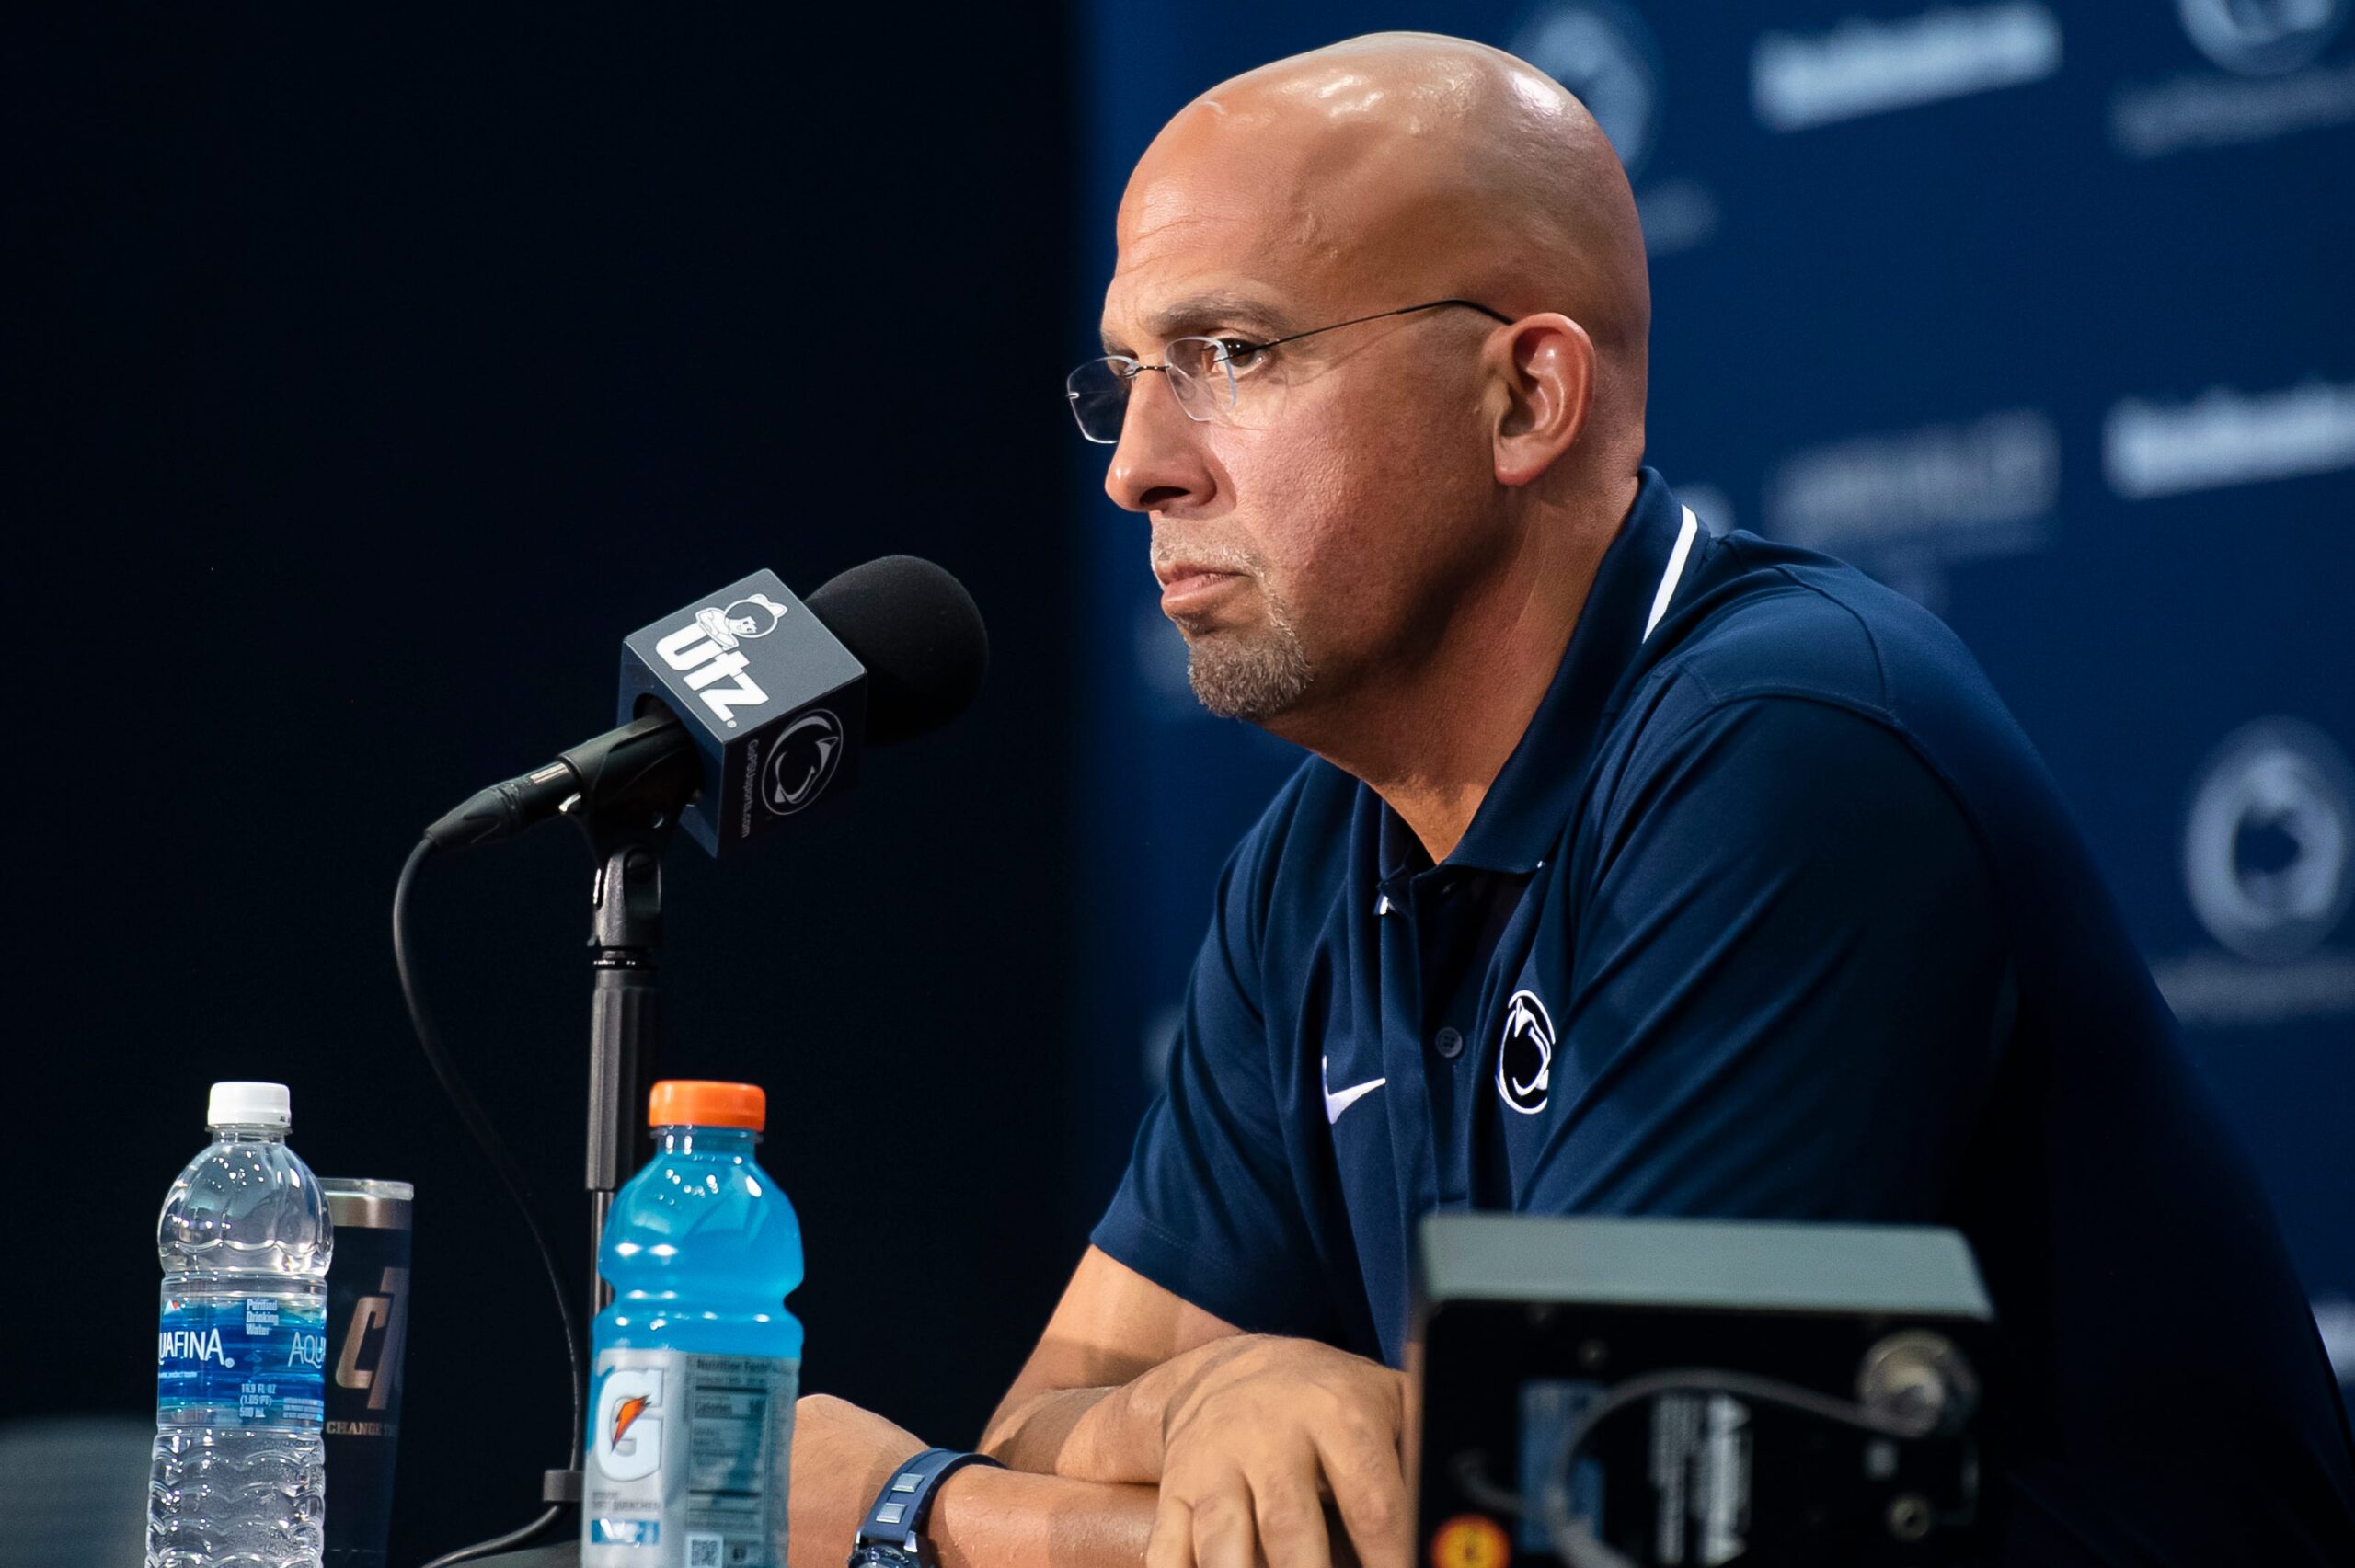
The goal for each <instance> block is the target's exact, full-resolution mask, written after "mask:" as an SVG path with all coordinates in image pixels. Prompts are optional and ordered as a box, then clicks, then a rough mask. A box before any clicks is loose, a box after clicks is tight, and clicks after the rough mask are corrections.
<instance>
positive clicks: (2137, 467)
mask: <svg viewBox="0 0 2355 1568" xmlns="http://www.w3.org/2000/svg"><path fill="white" fill-rule="evenodd" d="M2101 461H2102V470H2103V472H2104V474H2105V475H2107V476H2108V480H2109V487H2110V488H2111V489H2112V490H2114V491H2115V492H2117V493H2118V494H2119V495H2120V496H2123V497H2125V498H2128V499H2129V500H2142V499H2146V498H2150V497H2153V496H2172V495H2177V494H2180V493H2181V492H2183V491H2186V490H2208V489H2213V488H2215V487H2217V486H2223V485H2247V484H2254V483H2256V482H2257V481H2259V480H2265V479H2290V478H2295V477H2297V476H2298V475H2304V474H2327V473H2329V472H2331V471H2332V470H2333V469H2338V468H2355V382H2338V383H2332V382H2327V381H2325V380H2323V379H2322V378H2321V377H2320V376H2308V377H2307V378H2306V379H2305V380H2303V381H2302V382H2300V383H2298V384H2297V385H2295V386H2291V387H2284V388H2280V389H2279V390H2276V391H2270V392H2241V391H2238V390H2236V389H2234V388H2233V387H2229V386H2211V387H2210V388H2209V389H2208V390H2207V391H2205V392H2203V393H2201V394H2200V395H2199V396H2197V397H2195V398H2193V399H2192V400H2191V401H2190V402H2188V403H2179V404H2160V403H2152V402H2148V401H2146V400H2144V399H2142V398H2140V397H2121V398H2119V400H2118V402H2116V403H2115V404H2113V405H2111V406H2110V410H2109V413H2108V416H2107V417H2105V418H2103V420H2102V427H2101Z"/></svg>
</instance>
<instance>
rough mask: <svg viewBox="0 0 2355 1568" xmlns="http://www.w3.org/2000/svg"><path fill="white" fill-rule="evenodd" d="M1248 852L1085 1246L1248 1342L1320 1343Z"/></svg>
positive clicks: (1327, 1310)
mask: <svg viewBox="0 0 2355 1568" xmlns="http://www.w3.org/2000/svg"><path fill="white" fill-rule="evenodd" d="M1255 847H1256V846H1255V841H1246V843H1245V845H1244V846H1243V848H1242V849H1240V850H1238V851H1237V852H1236V853H1235V856H1234V857H1233V858H1232V859H1230V860H1229V862H1228V863H1227V866H1226V869H1225V871H1224V872H1223V874H1222V875H1221V876H1220V878H1219V890H1218V900H1217V903H1216V905H1215V906H1214V908H1213V910H1212V919H1211V928H1210V932H1209V934H1208V935H1207V936H1206V937H1205V938H1204V939H1203V942H1202V947H1201V951H1200V954H1199V955H1198V956H1196V957H1195V960H1194V968H1193V974H1192V976H1191V978H1190V979H1189V980H1188V982H1187V986H1186V1001H1185V1009H1184V1014H1183V1023H1182V1024H1181V1025H1180V1028H1179V1031H1178V1036H1177V1045H1176V1047H1175V1048H1174V1049H1173V1051H1172V1053H1171V1056H1170V1060H1169V1074H1168V1079H1167V1082H1166V1084H1165V1086H1164V1087H1163V1089H1162V1091H1161V1093H1160V1094H1159V1095H1158V1096H1157V1097H1156V1098H1155V1100H1154V1102H1153V1104H1152V1105H1151V1106H1150V1107H1149V1108H1147V1110H1146V1112H1145V1116H1144V1121H1143V1126H1142V1127H1140V1128H1139V1129H1138V1132H1137V1139H1136V1145H1135V1148H1134V1149H1133V1150H1132V1152H1131V1154H1130V1158H1129V1168H1128V1173H1127V1174H1126V1175H1125V1176H1124V1177H1123V1178H1122V1179H1121V1182H1120V1190H1119V1191H1118V1192H1117V1193H1116V1194H1115V1195H1114V1196H1113V1198H1112V1204H1111V1207H1110V1208H1109V1210H1108V1211H1107V1212H1106V1213H1105V1215H1104V1218H1103V1219H1101V1220H1100V1221H1098V1222H1097V1227H1096V1230H1095V1231H1094V1233H1093V1234H1092V1235H1091V1236H1090V1237H1089V1240H1090V1241H1092V1242H1095V1244H1096V1245H1097V1247H1099V1248H1101V1249H1102V1250H1103V1251H1104V1252H1106V1253H1109V1254H1110V1255H1111V1256H1113V1257H1114V1258H1117V1259H1119V1260H1120V1262H1121V1263H1123V1264H1125V1265H1128V1266H1129V1267H1131V1268H1132V1269H1134V1270H1136V1271H1137V1272H1138V1273H1139V1274H1142V1275H1143V1276H1145V1277H1146V1278H1147V1279H1150V1280H1152V1281H1153V1282H1154V1283H1155V1284H1156V1285H1159V1286H1161V1287H1162V1288H1164V1289H1166V1290H1169V1291H1172V1292H1174V1293H1175V1294H1177V1295H1178V1296H1181V1297H1183V1298H1185V1299H1187V1300H1189V1301H1190V1302H1192V1303H1193V1304H1194V1305H1195V1306H1197V1307H1200V1308H1201V1309H1202V1310H1205V1311H1208V1312H1212V1313H1214V1314H1216V1315H1217V1316H1218V1317H1221V1318H1223V1319H1224V1320H1225V1321H1227V1322H1231V1323H1233V1324H1235V1326H1236V1327H1237V1328H1240V1329H1243V1330H1245V1331H1246V1332H1247V1333H1284V1334H1296V1335H1320V1334H1325V1333H1329V1332H1330V1331H1331V1327H1332V1319H1333V1307H1332V1304H1331V1297H1330V1293H1329V1291H1328V1290H1327V1287H1326V1284H1325V1281H1324V1279H1323V1276H1322V1275H1321V1273H1320V1272H1319V1269H1318V1266H1317V1265H1316V1263H1315V1248H1314V1245H1313V1242H1312V1239H1311V1237H1310V1236H1309V1234H1308V1231H1307V1227H1306V1225H1305V1223H1304V1219H1303V1218H1302V1215H1303V1208H1302V1199H1301V1196H1300V1194H1299V1190H1298V1188H1297V1186H1296V1185H1295V1182H1294V1179H1293V1173H1292V1162H1291V1161H1290V1159H1289V1158H1288V1155H1287V1145H1286V1139H1285V1129H1284V1122H1283V1117H1282V1116H1281V1111H1280V1105H1279V1103H1278V1099H1277V1092H1276V1081H1275V1076H1274V1071H1273V1065H1272V1059H1271V1057H1270V1055H1269V1042H1268V1033H1267V1021H1266V1016H1265V1013H1263V1012H1262V1010H1261V1006H1260V1001H1259V976H1260V969H1259V963H1258V950H1257V946H1258V944H1257V938H1256V933H1257V931H1258V928H1259V927H1260V925H1261V923H1262V921H1261V920H1260V915H1259V911H1258V910H1256V909H1255V908H1254V907H1253V900H1254V898H1255V897H1256V896H1257V895H1256V893H1255V891H1254V888H1255V885H1256V883H1257V881H1258V877H1257V876H1256V875H1255V872H1254V867H1255V866H1256V864H1257V860H1258V856H1257V854H1256V853H1255Z"/></svg>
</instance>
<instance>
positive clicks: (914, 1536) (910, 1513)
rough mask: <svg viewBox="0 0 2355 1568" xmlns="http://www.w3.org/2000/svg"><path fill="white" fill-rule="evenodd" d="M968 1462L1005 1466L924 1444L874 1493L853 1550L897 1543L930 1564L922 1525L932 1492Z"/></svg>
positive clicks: (980, 1456) (929, 1549)
mask: <svg viewBox="0 0 2355 1568" xmlns="http://www.w3.org/2000/svg"><path fill="white" fill-rule="evenodd" d="M967 1465H988V1466H990V1467H992V1468H993V1469H1002V1468H1004V1467H1002V1466H1000V1465H999V1464H998V1462H997V1460H995V1459H992V1458H990V1457H989V1456H988V1455H987V1454H975V1453H968V1452H966V1451H964V1450H963V1449H959V1448H926V1449H925V1451H924V1452H923V1453H920V1454H918V1455H917V1456H916V1457H915V1458H913V1459H910V1460H909V1461H908V1462H907V1463H905V1464H903V1465H902V1466H901V1467H900V1468H899V1469H897V1470H895V1471H892V1472H891V1479H890V1480H889V1481H887V1482H884V1483H883V1490H882V1491H880V1492H879V1493H877V1494H875V1502H874V1505H872V1506H871V1507H869V1508H868V1509H867V1517H866V1518H865V1519H864V1520H862V1521H861V1522H860V1524H859V1527H858V1534H857V1536H856V1538H855V1539H853V1540H852V1541H851V1551H853V1552H854V1553H856V1551H858V1549H859V1548H861V1547H864V1546H872V1545H886V1546H896V1547H898V1548H900V1549H901V1550H902V1551H912V1552H913V1553H915V1555H916V1558H917V1560H918V1561H919V1562H924V1563H925V1564H927V1565H929V1564H930V1563H931V1562H932V1561H933V1553H932V1543H931V1542H930V1541H928V1540H927V1539H925V1534H924V1525H925V1518H926V1516H929V1515H930V1514H931V1512H932V1499H933V1494H935V1493H936V1492H938V1491H939V1490H940V1483H941V1482H944V1481H946V1480H948V1478H949V1477H950V1476H951V1475H953V1474H955V1473H956V1472H957V1471H960V1470H962V1469H964V1468H965V1467H966V1466H967Z"/></svg>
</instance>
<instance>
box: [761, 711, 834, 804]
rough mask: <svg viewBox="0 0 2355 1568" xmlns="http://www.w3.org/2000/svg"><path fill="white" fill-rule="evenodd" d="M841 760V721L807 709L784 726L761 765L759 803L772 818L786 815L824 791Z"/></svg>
mask: <svg viewBox="0 0 2355 1568" xmlns="http://www.w3.org/2000/svg"><path fill="white" fill-rule="evenodd" d="M842 760H843V726H842V721H841V720H840V719H838V718H836V717H834V715H833V714H831V713H828V712H827V711H826V710H825V709H824V708H811V709H810V711H809V712H808V713H806V714H803V715H801V716H800V717H799V718H798V719H795V720H794V721H793V722H792V723H791V724H788V725H787V726H786V727H785V731H784V733H783V734H781V735H779V736H778V737H777V738H776V739H775V742H774V743H773V744H772V745H771V746H770V747H769V758H768V761H766V762H765V763H764V764H763V765H762V768H761V804H762V805H764V806H765V807H768V808H769V814H770V815H771V816H773V817H790V816H792V815H793V814H794V813H795V812H797V811H798V810H800V809H801V808H802V807H805V806H808V805H809V804H810V803H811V802H812V801H814V800H816V799H817V798H818V797H819V796H820V795H823V794H825V793H826V784H827V783H828V781H830V780H831V779H833V776H834V769H835V768H836V767H837V766H838V765H840V763H841V761H842Z"/></svg>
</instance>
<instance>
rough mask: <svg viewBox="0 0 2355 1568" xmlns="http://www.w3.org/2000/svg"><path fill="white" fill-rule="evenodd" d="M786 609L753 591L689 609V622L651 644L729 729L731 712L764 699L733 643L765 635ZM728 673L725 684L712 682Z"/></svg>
mask: <svg viewBox="0 0 2355 1568" xmlns="http://www.w3.org/2000/svg"><path fill="white" fill-rule="evenodd" d="M785 612H786V607H785V606H784V605H782V604H779V603H777V602H776V601H775V600H773V599H770V598H769V597H767V596H766V595H765V594H759V593H756V594H754V595H752V598H750V599H740V600H737V601H735V602H734V603H732V604H729V605H728V606H726V607H725V608H719V607H717V606H714V607H707V608H705V609H702V610H698V611H696V612H695V619H694V620H692V621H690V622H688V623H687V624H685V625H684V626H682V627H680V628H679V629H678V630H677V631H675V632H672V634H671V635H668V636H666V637H664V638H663V639H662V640H661V642H659V643H656V644H655V645H654V651H655V652H656V653H658V654H661V656H662V662H663V663H665V664H667V665H669V666H670V667H671V668H672V669H673V670H677V671H679V673H681V674H682V675H684V676H685V677H686V678H687V686H688V688H689V690H691V691H693V692H695V695H696V696H698V697H700V698H702V699H703V705H704V706H706V707H707V708H709V709H710V710H711V712H712V715H713V716H714V717H716V718H718V720H719V721H720V722H721V723H722V724H724V725H726V726H727V727H729V728H730V729H733V728H735V727H736V710H737V709H738V708H749V707H752V706H755V705H757V704H762V703H765V702H767V701H768V700H769V694H768V693H767V692H764V691H762V690H761V688H760V685H759V683H758V682H756V681H753V679H752V677H751V676H749V675H747V674H745V673H744V669H745V667H746V666H747V665H749V664H751V663H752V660H751V659H749V658H745V657H744V655H743V654H742V653H741V652H740V651H739V645H741V644H743V643H748V642H751V641H752V640H753V639H755V638H758V637H765V636H767V635H769V634H770V633H771V632H774V631H775V630H776V629H777V626H778V624H779V623H781V622H782V621H784V619H785ZM731 675H732V676H734V677H735V679H734V680H733V681H729V683H728V684H727V685H724V686H723V685H720V684H718V682H719V681H720V680H721V679H722V678H723V677H726V676H731Z"/></svg>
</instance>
